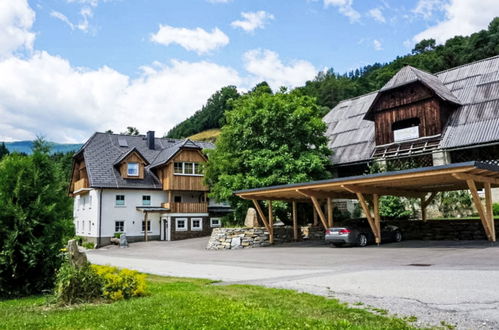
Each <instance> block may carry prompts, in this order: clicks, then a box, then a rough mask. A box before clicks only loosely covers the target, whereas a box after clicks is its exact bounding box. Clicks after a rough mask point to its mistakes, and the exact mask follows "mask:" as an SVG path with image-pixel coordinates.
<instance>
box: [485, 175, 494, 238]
mask: <svg viewBox="0 0 499 330" xmlns="http://www.w3.org/2000/svg"><path fill="white" fill-rule="evenodd" d="M483 188H484V190H485V211H486V212H485V213H486V214H487V218H488V220H489V226H490V236H491V238H492V239H491V240H492V242H495V241H496V227H495V224H494V211H493V209H492V189H491V186H490V182H485V183H484V185H483Z"/></svg>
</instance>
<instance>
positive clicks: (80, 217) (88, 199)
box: [73, 189, 99, 237]
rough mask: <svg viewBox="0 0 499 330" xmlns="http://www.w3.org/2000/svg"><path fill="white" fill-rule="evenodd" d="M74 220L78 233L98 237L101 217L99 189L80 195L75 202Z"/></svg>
mask: <svg viewBox="0 0 499 330" xmlns="http://www.w3.org/2000/svg"><path fill="white" fill-rule="evenodd" d="M73 215H74V216H73V222H74V225H75V232H76V235H79V236H90V237H97V235H98V228H97V226H98V223H97V222H98V217H99V190H95V189H92V190H90V191H89V192H88V194H84V195H78V196H75V198H74V203H73Z"/></svg>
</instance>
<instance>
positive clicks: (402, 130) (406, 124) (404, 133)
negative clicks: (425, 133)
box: [392, 118, 420, 142]
mask: <svg viewBox="0 0 499 330" xmlns="http://www.w3.org/2000/svg"><path fill="white" fill-rule="evenodd" d="M419 124H420V121H419V118H410V119H404V120H399V121H396V122H394V123H393V124H392V131H393V142H399V141H405V140H412V139H417V138H419Z"/></svg>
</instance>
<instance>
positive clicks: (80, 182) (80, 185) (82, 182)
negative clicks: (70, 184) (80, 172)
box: [73, 178, 88, 191]
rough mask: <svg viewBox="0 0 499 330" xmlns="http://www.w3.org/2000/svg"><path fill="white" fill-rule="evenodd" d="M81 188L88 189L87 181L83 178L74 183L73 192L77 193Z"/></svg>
mask: <svg viewBox="0 0 499 330" xmlns="http://www.w3.org/2000/svg"><path fill="white" fill-rule="evenodd" d="M83 188H88V180H87V179H85V178H83V179H80V180H78V181H75V183H74V190H73V191H78V190H80V189H83Z"/></svg>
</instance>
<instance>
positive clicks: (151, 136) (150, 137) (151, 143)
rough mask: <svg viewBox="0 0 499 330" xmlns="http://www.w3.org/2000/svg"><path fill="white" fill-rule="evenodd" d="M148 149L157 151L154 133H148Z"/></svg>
mask: <svg viewBox="0 0 499 330" xmlns="http://www.w3.org/2000/svg"><path fill="white" fill-rule="evenodd" d="M147 147H148V148H149V149H151V150H154V149H155V145H154V131H149V132H147Z"/></svg>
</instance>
